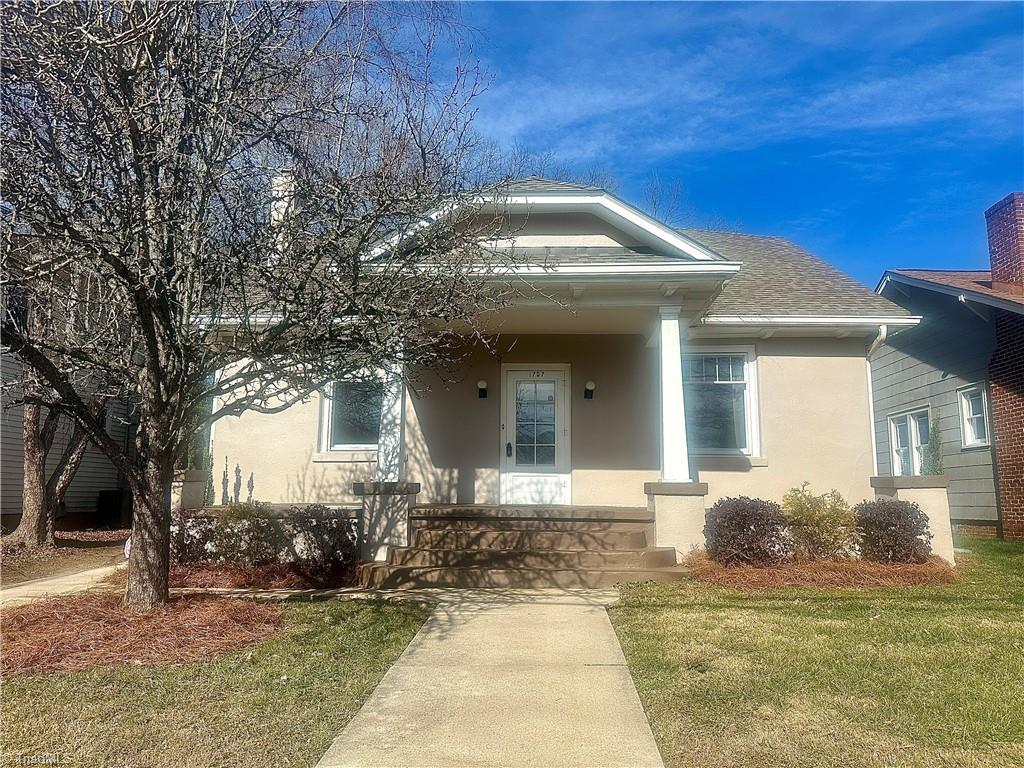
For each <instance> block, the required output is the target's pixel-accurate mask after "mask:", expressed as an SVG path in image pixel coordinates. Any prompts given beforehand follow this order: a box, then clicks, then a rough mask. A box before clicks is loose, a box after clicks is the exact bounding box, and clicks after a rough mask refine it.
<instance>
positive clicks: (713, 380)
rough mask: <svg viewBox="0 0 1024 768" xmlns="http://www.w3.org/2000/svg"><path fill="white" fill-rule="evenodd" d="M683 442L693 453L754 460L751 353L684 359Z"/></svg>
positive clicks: (697, 355)
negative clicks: (748, 456) (741, 455)
mask: <svg viewBox="0 0 1024 768" xmlns="http://www.w3.org/2000/svg"><path fill="white" fill-rule="evenodd" d="M683 395H684V400H685V404H686V406H685V407H686V440H687V443H688V445H689V448H690V451H691V452H692V453H697V454H700V453H704V454H724V455H728V454H737V453H739V454H745V455H757V454H758V452H759V446H758V430H757V375H756V359H755V357H754V353H753V349H737V348H725V349H722V350H714V351H712V350H707V351H703V350H702V351H701V352H697V353H687V354H685V355H683Z"/></svg>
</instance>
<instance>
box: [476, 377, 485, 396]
mask: <svg viewBox="0 0 1024 768" xmlns="http://www.w3.org/2000/svg"><path fill="white" fill-rule="evenodd" d="M476 396H477V397H487V381H486V380H485V379H480V381H478V382H477V383H476Z"/></svg>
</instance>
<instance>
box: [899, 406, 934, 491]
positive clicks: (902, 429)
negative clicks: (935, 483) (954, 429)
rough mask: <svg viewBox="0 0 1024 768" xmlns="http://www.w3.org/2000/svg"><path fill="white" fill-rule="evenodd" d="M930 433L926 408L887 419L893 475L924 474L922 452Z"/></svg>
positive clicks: (926, 445)
mask: <svg viewBox="0 0 1024 768" xmlns="http://www.w3.org/2000/svg"><path fill="white" fill-rule="evenodd" d="M930 431H931V430H930V428H929V417H928V409H927V408H922V409H921V410H917V411H910V412H908V413H901V414H899V415H897V416H890V417H889V439H890V442H891V444H892V473H893V474H894V475H920V474H923V473H924V452H925V449H926V448H927V447H928V441H929V439H930V435H929V433H930Z"/></svg>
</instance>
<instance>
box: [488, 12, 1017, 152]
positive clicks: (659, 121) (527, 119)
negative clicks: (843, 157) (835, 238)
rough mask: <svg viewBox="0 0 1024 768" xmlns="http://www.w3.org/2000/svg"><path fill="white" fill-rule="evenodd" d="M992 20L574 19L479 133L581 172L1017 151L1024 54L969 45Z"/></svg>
mask: <svg viewBox="0 0 1024 768" xmlns="http://www.w3.org/2000/svg"><path fill="white" fill-rule="evenodd" d="M520 7H522V6H520ZM527 7H529V6H527ZM533 8H534V11H533V13H536V12H537V10H536V9H538V8H539V9H540V10H543V8H544V6H539V7H533ZM698 9H700V10H698ZM988 10H989V9H986V8H984V7H981V8H978V7H965V6H955V7H952V8H949V7H942V8H938V9H934V8H925V7H922V6H906V5H901V6H897V7H895V8H894V7H893V6H885V5H873V4H872V5H864V4H861V5H856V4H853V5H840V6H818V5H814V6H806V5H792V4H786V5H774V4H765V5H755V6H711V7H708V6H689V5H688V6H678V5H671V6H640V7H636V8H635V10H632V11H630V10H627V9H626V7H625V6H583V7H573V8H572V11H571V22H572V23H571V25H567V26H564V27H561V28H556V29H545V28H540V27H537V28H536V34H535V35H534V37H532V38H531V39H530V40H529V41H528V43H525V44H524V46H525V47H524V48H523V49H522V50H519V49H517V55H516V56H515V57H513V60H512V61H511V63H510V62H509V61H508V60H498V61H495V62H492V65H496V66H494V69H495V74H496V79H495V83H494V85H493V86H492V88H491V89H490V90H489V92H488V93H487V94H486V95H485V97H484V98H483V99H482V101H481V111H480V119H479V128H480V129H481V130H482V131H483V132H484V133H485V134H487V135H490V136H491V137H493V138H494V139H496V140H498V141H499V142H501V143H502V144H505V145H510V144H512V143H522V144H525V145H527V146H530V147H532V148H534V149H538V150H551V151H553V152H555V153H556V154H557V155H558V156H559V157H560V158H562V159H563V160H565V161H568V162H573V161H589V160H593V159H599V158H608V157H612V156H616V155H619V154H630V155H632V156H634V157H635V156H637V155H645V156H647V157H648V158H657V157H659V156H665V155H674V154H679V153H685V152H692V151H701V150H717V149H747V148H752V147H756V146H760V145H763V144H766V143H772V142H780V141H786V140H791V139H797V138H813V137H821V136H831V135H838V134H844V133H849V134H858V135H868V134H877V133H878V132H885V131H890V132H891V131H894V130H901V129H918V132H921V131H924V132H928V133H929V134H930V137H931V140H932V141H936V142H938V141H944V140H949V139H950V137H954V136H955V137H971V138H973V139H975V140H1005V139H1006V138H1008V137H1014V136H1018V135H1019V133H1020V130H1021V116H1022V111H1024V103H1022V102H1024V95H1022V89H1024V83H1022V81H1024V75H1022V67H1024V44H1022V42H1021V40H1020V37H1019V36H1018V35H1014V34H1009V35H1006V36H1004V37H1002V38H999V37H996V38H991V37H990V38H980V39H979V41H978V42H977V44H976V45H975V47H974V48H973V49H966V50H965V48H964V45H963V44H962V43H961V42H957V40H955V39H954V38H955V37H956V35H955V33H956V32H957V31H958V30H961V29H962V28H963V27H964V25H967V24H970V23H974V22H975V21H976V20H977V19H978V18H980V17H983V16H984V14H985V13H987V12H988ZM562 12H564V13H569V11H566V10H565V9H563V11H562ZM936 41H939V42H942V43H943V45H941V46H940V45H938V44H936ZM506 42H507V44H508V45H514V44H516V43H518V42H521V41H518V40H516V39H515V38H514V36H513V37H512V39H510V40H508V41H506ZM958 47H959V50H957V48H958ZM484 49H486V46H482V47H481V50H484ZM940 49H942V50H944V51H946V52H945V53H941V52H940ZM950 50H955V51H956V52H955V53H949V52H948V51H950ZM912 140H915V141H920V140H921V138H920V136H916V137H914V138H913V139H912Z"/></svg>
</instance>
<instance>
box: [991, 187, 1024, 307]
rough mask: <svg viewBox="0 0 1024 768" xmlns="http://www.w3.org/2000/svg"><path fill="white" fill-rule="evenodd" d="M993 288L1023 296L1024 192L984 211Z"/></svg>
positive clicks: (1013, 193)
mask: <svg viewBox="0 0 1024 768" xmlns="http://www.w3.org/2000/svg"><path fill="white" fill-rule="evenodd" d="M985 224H986V226H987V228H988V253H989V260H990V261H991V263H992V287H993V288H998V289H1000V290H1005V291H1011V292H1013V293H1024V192H1012V193H1010V194H1009V195H1007V196H1006V197H1004V198H1003V199H1002V200H1000V201H999V202H998V203H996V204H995V205H993V206H992V207H991V208H989V209H988V210H987V211H985Z"/></svg>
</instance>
